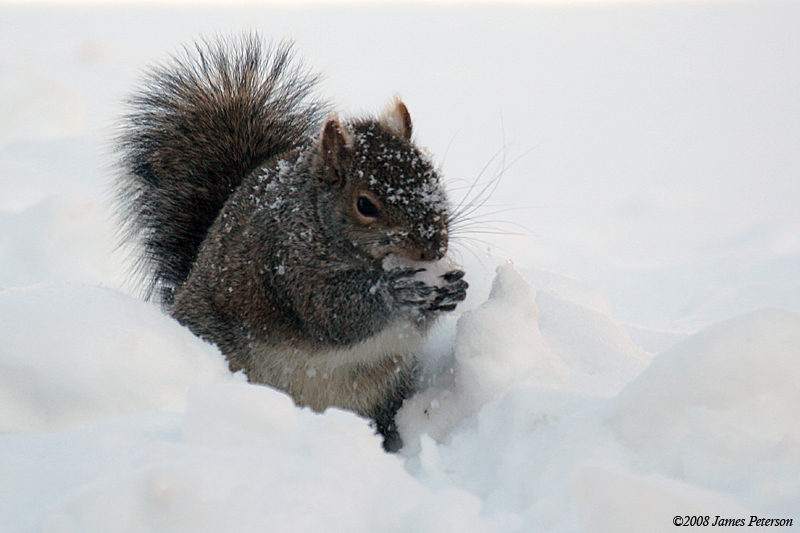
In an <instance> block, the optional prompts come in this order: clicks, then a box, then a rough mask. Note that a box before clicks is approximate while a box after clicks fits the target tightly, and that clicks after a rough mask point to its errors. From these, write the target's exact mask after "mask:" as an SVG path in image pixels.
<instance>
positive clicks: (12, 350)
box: [0, 285, 231, 433]
mask: <svg viewBox="0 0 800 533" xmlns="http://www.w3.org/2000/svg"><path fill="white" fill-rule="evenodd" d="M230 379H231V374H230V372H229V371H228V369H227V365H226V363H225V361H224V359H223V358H222V356H221V355H220V353H219V351H218V350H217V349H216V348H215V347H212V346H211V345H208V344H206V343H204V342H203V341H201V340H200V339H198V338H197V337H195V336H194V335H192V334H191V333H190V332H189V331H188V330H187V329H184V328H183V327H181V326H180V325H179V324H178V323H177V322H175V321H174V320H172V319H171V318H169V317H167V316H165V315H164V314H163V313H161V312H160V311H159V310H158V309H156V308H154V307H153V306H152V305H148V304H145V303H143V302H140V301H137V300H135V299H133V298H131V297H128V296H125V295H122V294H120V293H117V292H115V291H112V290H110V289H103V288H99V287H86V286H59V285H40V286H34V287H28V288H15V289H8V290H5V291H2V292H0V432H3V433H18V432H27V431H55V430H59V429H65V428H70V427H79V426H82V425H85V424H87V423H90V422H92V421H96V420H103V419H109V418H114V417H118V416H121V415H124V414H127V413H132V412H137V411H144V410H151V409H164V410H172V411H181V410H183V409H185V407H186V394H187V392H188V391H189V390H190V389H192V388H193V387H196V386H198V385H202V384H206V383H212V382H216V381H226V380H230Z"/></svg>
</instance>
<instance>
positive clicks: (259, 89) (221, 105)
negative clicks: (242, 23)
mask: <svg viewBox="0 0 800 533" xmlns="http://www.w3.org/2000/svg"><path fill="white" fill-rule="evenodd" d="M291 52H292V51H291V44H287V43H282V44H279V45H277V46H269V47H267V48H266V50H265V49H264V48H263V47H262V41H261V40H260V38H259V37H258V36H257V35H246V36H242V37H238V38H234V39H229V40H222V39H220V40H218V41H215V42H203V43H200V44H197V45H196V46H195V48H194V49H193V50H188V49H187V50H186V52H185V53H184V54H183V55H182V56H175V57H173V58H172V59H171V61H170V62H168V63H167V64H165V65H162V66H160V67H157V68H154V69H152V70H151V71H150V72H149V73H148V74H147V75H146V76H145V78H144V81H143V83H142V85H141V87H140V89H139V91H138V92H137V93H136V94H134V95H133V97H132V98H131V99H130V100H129V109H130V111H129V113H128V114H127V116H126V117H125V119H124V120H125V121H124V123H123V126H122V129H121V133H120V135H119V137H118V146H119V150H120V153H121V163H122V169H123V176H122V179H121V192H120V200H121V202H122V204H123V206H124V207H123V210H124V216H125V225H126V227H127V230H128V237H129V238H132V239H135V240H137V241H138V242H139V243H140V244H141V245H142V247H143V254H142V264H141V265H140V266H143V267H145V268H146V269H147V270H148V276H149V282H150V283H149V286H148V288H147V297H148V298H149V297H151V296H153V294H154V293H155V294H156V296H157V298H159V299H160V300H161V301H162V302H163V303H165V304H169V303H170V302H171V301H172V295H173V292H174V289H175V288H176V287H178V286H180V285H181V284H182V283H183V282H184V281H185V280H186V278H187V276H188V275H189V272H190V270H191V268H192V265H193V263H194V261H195V258H196V256H197V252H198V250H199V248H200V244H201V243H202V241H203V239H204V237H205V234H206V232H207V231H208V229H209V227H210V226H211V224H212V222H213V221H214V219H215V218H216V217H217V214H218V213H219V211H220V210H221V209H222V206H223V205H224V203H225V202H226V200H227V199H228V197H229V196H230V194H231V193H232V192H233V191H234V190H235V189H236V187H237V186H238V185H239V184H240V183H241V181H242V179H243V178H244V177H245V176H246V175H247V174H248V173H250V172H252V171H253V170H254V169H256V168H257V167H258V166H259V165H260V164H262V163H263V162H264V161H265V160H267V159H269V158H270V157H272V156H274V155H276V154H279V153H282V152H285V151H288V150H292V149H294V148H297V147H299V146H301V145H303V144H304V143H306V142H307V141H308V139H309V138H311V137H312V136H313V135H314V133H315V129H316V128H318V127H319V126H318V125H319V123H320V121H321V119H322V118H323V116H324V107H325V106H324V105H323V104H321V103H320V102H318V101H316V100H314V99H313V98H311V95H310V93H311V91H312V89H313V87H314V84H315V83H316V81H317V78H316V76H313V75H310V74H309V73H308V72H307V71H304V70H302V69H301V68H300V67H298V66H296V65H295V64H294V63H293V62H292V53H291Z"/></svg>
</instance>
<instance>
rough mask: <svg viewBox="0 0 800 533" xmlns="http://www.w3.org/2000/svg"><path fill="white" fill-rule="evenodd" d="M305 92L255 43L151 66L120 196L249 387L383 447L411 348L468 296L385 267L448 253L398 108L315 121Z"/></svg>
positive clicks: (196, 327)
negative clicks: (283, 396) (353, 420)
mask: <svg viewBox="0 0 800 533" xmlns="http://www.w3.org/2000/svg"><path fill="white" fill-rule="evenodd" d="M312 85H313V77H310V76H307V75H301V71H300V70H298V69H296V68H291V67H290V54H289V47H288V46H286V45H282V46H279V47H277V48H276V49H275V50H274V51H271V52H268V53H267V54H266V55H264V54H262V52H261V48H260V46H259V44H258V40H257V38H255V37H249V38H245V39H241V40H238V41H234V42H229V43H217V44H210V45H205V47H199V48H198V50H197V53H196V54H195V55H194V56H193V57H189V58H184V59H181V60H175V61H173V64H171V65H168V66H167V67H162V68H161V69H158V70H155V71H153V72H152V73H151V74H150V76H149V78H148V80H147V81H146V83H145V85H144V88H143V89H142V90H141V91H140V93H139V94H138V95H137V96H136V97H135V98H134V99H133V100H132V102H133V103H132V105H133V110H132V113H131V114H130V115H129V116H128V119H127V126H126V129H125V130H124V132H123V134H122V136H121V139H120V146H121V148H122V153H123V164H124V167H125V170H126V174H125V176H124V177H123V182H122V183H123V191H124V195H123V199H124V201H125V205H126V206H127V213H128V216H129V217H130V218H131V221H130V223H129V225H130V227H131V228H133V233H134V235H136V236H138V238H139V239H140V240H141V242H142V245H143V247H144V253H145V260H146V261H147V262H148V263H149V265H150V266H151V267H152V277H151V287H154V288H158V289H159V291H160V299H161V301H162V302H163V303H164V304H165V306H166V307H167V309H168V310H169V311H170V312H171V314H172V315H173V316H175V318H177V319H178V320H179V321H180V322H181V323H182V324H184V325H186V326H188V327H189V328H190V329H191V330H192V331H193V332H194V333H195V334H197V335H198V336H200V337H203V338H204V339H206V340H209V341H210V342H213V343H215V344H217V345H218V346H219V347H220V349H221V350H222V352H223V353H224V354H225V355H226V356H227V357H228V360H229V362H230V366H231V368H232V369H233V370H238V369H243V370H244V371H245V372H246V373H247V375H248V378H249V380H250V381H252V382H257V383H265V384H268V385H271V386H274V387H276V388H279V389H281V390H284V391H286V392H287V393H289V394H290V395H291V396H292V397H293V398H294V400H295V402H296V403H298V404H299V405H308V406H310V407H311V408H313V409H315V410H317V411H321V410H324V409H325V408H327V407H329V406H336V407H341V408H345V409H350V410H352V411H355V412H356V413H359V414H360V415H362V416H365V417H368V418H371V419H372V420H374V422H375V425H376V428H377V429H378V431H379V432H380V433H382V434H383V435H384V437H385V441H384V446H385V447H386V448H387V449H389V450H396V449H398V448H399V446H400V445H401V442H400V439H399V436H398V435H397V431H396V428H395V426H394V414H395V412H396V411H397V409H399V408H400V406H401V405H402V401H403V399H404V398H406V397H408V396H409V395H411V394H413V392H414V389H415V384H416V374H417V367H418V361H417V357H418V355H419V353H420V349H421V346H422V339H423V337H424V335H425V333H426V332H427V331H428V329H429V328H430V326H431V325H432V324H433V322H434V321H435V319H436V317H437V316H438V315H439V314H440V313H442V312H445V311H449V310H452V309H453V308H455V306H456V304H457V303H458V302H460V301H462V300H463V299H464V297H465V295H466V289H467V284H466V282H465V281H463V279H461V278H462V276H463V273H462V272H461V271H457V270H455V271H451V272H448V273H447V274H445V275H444V276H442V279H441V281H440V283H438V284H436V285H429V284H427V283H425V282H422V281H419V280H417V279H415V277H414V274H415V272H416V271H415V270H412V269H405V270H404V269H393V270H385V269H384V268H383V265H382V262H383V259H384V258H385V257H386V256H387V255H388V254H400V255H402V256H405V257H406V258H408V259H409V260H414V261H432V260H436V259H439V258H441V257H443V256H444V255H445V253H446V251H447V235H448V228H447V225H448V223H449V219H450V217H449V211H448V205H447V202H446V199H445V196H444V192H443V190H442V188H441V184H440V177H439V175H438V173H437V172H436V170H435V169H434V168H433V166H432V164H431V162H430V161H429V160H428V159H427V157H426V156H425V155H424V154H423V153H422V152H420V150H419V149H417V148H416V146H415V145H414V144H413V142H412V141H411V119H410V115H409V114H408V111H407V110H406V108H405V106H404V105H403V104H402V102H400V101H396V102H394V103H393V105H392V107H391V108H390V109H389V110H388V111H387V113H386V114H385V115H383V116H382V117H379V118H375V119H363V120H350V121H340V120H339V119H338V118H337V117H335V116H330V117H329V118H328V119H327V120H326V121H321V120H320V117H321V115H320V111H321V109H322V108H323V107H324V106H322V105H320V104H319V103H317V102H314V101H311V102H309V101H307V98H306V97H307V96H308V94H310V91H311V87H312Z"/></svg>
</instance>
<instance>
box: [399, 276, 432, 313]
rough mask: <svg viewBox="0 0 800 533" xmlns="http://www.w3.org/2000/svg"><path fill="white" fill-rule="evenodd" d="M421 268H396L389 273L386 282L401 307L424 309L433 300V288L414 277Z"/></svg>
mask: <svg viewBox="0 0 800 533" xmlns="http://www.w3.org/2000/svg"><path fill="white" fill-rule="evenodd" d="M419 272H422V269H413V268H405V269H396V270H393V271H391V272H390V273H389V279H388V284H389V288H390V290H391V293H392V295H393V296H394V299H395V301H396V302H397V303H398V304H399V305H401V306H403V307H412V308H417V309H424V308H426V307H427V306H428V305H430V303H431V302H432V301H433V297H434V289H435V288H436V287H431V286H430V285H428V284H427V283H425V282H424V281H421V280H418V279H414V276H415V275H416V274H417V273H419Z"/></svg>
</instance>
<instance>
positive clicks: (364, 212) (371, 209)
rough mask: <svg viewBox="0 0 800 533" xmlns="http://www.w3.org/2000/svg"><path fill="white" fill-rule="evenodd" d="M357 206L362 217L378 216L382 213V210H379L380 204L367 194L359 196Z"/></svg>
mask: <svg viewBox="0 0 800 533" xmlns="http://www.w3.org/2000/svg"><path fill="white" fill-rule="evenodd" d="M356 208H357V209H358V212H359V214H360V215H361V216H362V217H366V218H378V216H379V215H380V212H379V211H378V206H377V205H375V204H374V203H372V200H370V199H369V198H367V197H366V196H359V197H358V200H356Z"/></svg>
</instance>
